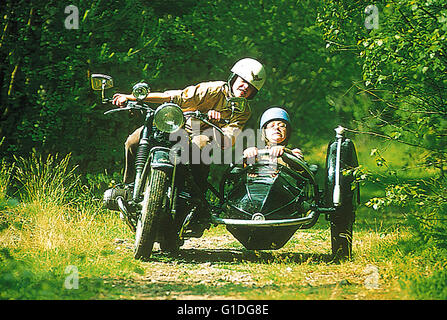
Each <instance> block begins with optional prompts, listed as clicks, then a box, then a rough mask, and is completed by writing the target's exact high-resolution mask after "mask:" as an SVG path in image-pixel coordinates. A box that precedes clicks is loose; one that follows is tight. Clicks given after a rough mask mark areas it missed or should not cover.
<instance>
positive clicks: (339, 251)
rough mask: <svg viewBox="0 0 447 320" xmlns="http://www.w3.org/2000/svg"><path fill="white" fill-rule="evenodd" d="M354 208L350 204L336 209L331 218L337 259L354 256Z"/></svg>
mask: <svg viewBox="0 0 447 320" xmlns="http://www.w3.org/2000/svg"><path fill="white" fill-rule="evenodd" d="M353 224H354V210H353V208H351V207H350V206H349V205H348V206H342V207H341V208H338V209H336V212H335V214H334V216H333V217H332V219H331V222H330V225H331V248H332V255H333V257H334V259H335V260H340V259H351V257H352V235H353V234H352V226H353Z"/></svg>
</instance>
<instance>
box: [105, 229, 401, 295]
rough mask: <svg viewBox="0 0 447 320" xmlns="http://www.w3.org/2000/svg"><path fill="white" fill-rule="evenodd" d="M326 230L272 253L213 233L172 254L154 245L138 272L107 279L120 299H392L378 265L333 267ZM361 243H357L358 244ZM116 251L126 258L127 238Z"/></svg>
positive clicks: (350, 263) (295, 239)
mask: <svg viewBox="0 0 447 320" xmlns="http://www.w3.org/2000/svg"><path fill="white" fill-rule="evenodd" d="M327 236H328V234H327V232H326V231H321V230H316V231H315V230H313V231H310V230H308V231H306V232H297V233H296V234H295V235H294V236H293V238H292V239H291V240H290V241H289V243H288V244H286V246H284V247H283V248H281V249H279V250H275V251H251V250H246V249H244V248H243V247H242V245H240V244H239V243H238V242H237V241H236V240H235V239H234V238H233V237H232V236H231V235H230V234H228V233H225V232H222V230H219V231H218V232H217V233H216V232H210V233H208V234H207V233H205V235H204V236H203V237H202V238H199V239H189V240H186V242H185V244H184V245H183V246H182V247H181V249H180V251H179V252H178V253H176V254H174V255H168V254H166V253H163V252H161V251H160V250H159V249H158V246H157V244H156V247H155V250H154V253H153V255H152V257H151V260H150V261H149V262H145V263H142V265H143V270H142V271H141V274H140V275H138V276H137V277H133V278H132V279H126V280H124V279H113V280H110V285H111V286H113V288H114V289H117V290H115V291H118V292H121V293H122V294H121V295H120V298H124V299H138V300H140V299H178V300H189V299H194V300H201V299H205V300H212V299H219V300H221V299H256V300H262V299H269V300H277V299H393V298H396V299H398V298H399V295H398V294H399V293H398V292H393V290H394V289H392V288H391V287H390V286H389V285H386V283H385V282H384V281H383V279H382V277H381V274H380V270H381V269H383V268H384V267H383V266H377V265H373V264H368V263H367V261H365V259H363V258H362V257H357V259H354V260H353V261H348V262H344V263H338V264H336V263H333V262H332V261H331V255H330V247H329V246H330V244H329V243H328V238H327ZM360 241H361V240H360ZM117 247H118V248H120V249H121V250H125V251H128V253H129V254H131V247H132V244H131V240H126V241H122V240H118V241H117Z"/></svg>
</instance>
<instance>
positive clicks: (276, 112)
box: [259, 106, 290, 130]
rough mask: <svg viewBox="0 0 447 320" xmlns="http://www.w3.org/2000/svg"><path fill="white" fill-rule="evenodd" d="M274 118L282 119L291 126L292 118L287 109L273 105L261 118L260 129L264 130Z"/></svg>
mask: <svg viewBox="0 0 447 320" xmlns="http://www.w3.org/2000/svg"><path fill="white" fill-rule="evenodd" d="M273 120H282V121H284V122H285V123H286V124H287V126H288V127H290V118H289V114H288V113H287V111H286V110H284V109H283V108H281V107H277V106H273V107H270V108H268V109H267V110H265V111H264V113H263V114H262V116H261V120H260V121H259V129H261V130H262V129H263V128H264V126H265V125H266V124H267V123H268V122H270V121H273ZM289 129H290V128H289Z"/></svg>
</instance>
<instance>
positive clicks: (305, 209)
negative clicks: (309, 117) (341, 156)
mask: <svg viewBox="0 0 447 320" xmlns="http://www.w3.org/2000/svg"><path fill="white" fill-rule="evenodd" d="M259 128H260V130H261V134H262V138H263V140H264V142H265V145H266V146H265V147H260V149H258V148H257V147H250V148H247V149H245V150H244V152H243V157H244V163H243V164H242V163H240V164H235V165H234V166H230V168H229V169H228V171H227V172H226V173H225V174H224V178H223V180H222V182H221V193H222V195H223V193H224V192H225V197H224V198H225V200H224V205H223V208H224V210H223V212H222V213H221V214H220V216H219V217H218V218H216V219H214V221H215V222H216V223H224V224H226V227H227V230H228V231H229V232H230V233H231V234H233V236H234V237H235V238H236V239H238V240H239V241H240V242H241V243H242V244H243V245H244V246H245V247H246V248H247V249H253V250H264V249H278V248H281V247H282V246H283V245H284V244H285V243H286V242H287V241H288V240H289V239H290V237H291V236H292V235H293V234H294V232H295V231H296V230H297V229H298V228H308V227H311V226H312V225H313V224H314V223H315V222H316V219H317V218H318V215H317V214H316V213H315V211H314V210H313V209H312V208H313V204H314V202H315V200H314V199H315V195H316V192H317V191H318V190H317V185H316V183H315V179H314V175H313V172H312V170H311V169H310V168H308V166H307V164H306V163H305V162H304V161H303V153H302V151H301V150H300V149H298V148H294V149H288V148H286V145H287V142H288V140H289V138H290V135H291V132H292V130H291V124H290V118H289V115H288V113H287V111H286V110H284V109H283V108H281V107H279V106H272V107H270V108H269V109H267V110H266V111H265V112H264V113H263V114H262V117H261V120H260V124H259ZM267 151H268V152H267ZM254 158H257V159H256V160H257V161H256V162H254V161H253V160H254ZM251 164H253V166H249V165H251ZM241 166H242V167H241ZM224 190H225V191H224ZM219 219H220V220H219ZM259 221H261V222H259ZM258 222H259V223H260V224H261V225H262V224H264V222H265V223H266V224H268V223H272V224H271V225H269V226H264V227H262V226H261V227H260V226H256V225H255V224H257V223H258Z"/></svg>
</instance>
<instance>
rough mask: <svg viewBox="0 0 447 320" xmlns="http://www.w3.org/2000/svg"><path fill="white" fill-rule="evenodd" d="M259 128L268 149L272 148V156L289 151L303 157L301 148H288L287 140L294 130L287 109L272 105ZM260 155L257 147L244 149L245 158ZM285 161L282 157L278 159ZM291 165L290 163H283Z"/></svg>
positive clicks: (262, 118) (300, 157) (279, 155)
mask: <svg viewBox="0 0 447 320" xmlns="http://www.w3.org/2000/svg"><path fill="white" fill-rule="evenodd" d="M259 129H260V130H261V132H262V137H263V140H264V141H265V143H266V149H269V150H270V156H272V157H281V156H282V155H283V154H284V152H287V153H289V154H291V155H293V156H295V157H297V158H299V159H303V153H302V151H301V150H300V149H298V148H295V149H292V150H291V149H288V148H286V145H287V142H288V140H289V138H290V134H291V132H292V128H291V124H290V118H289V114H288V113H287V111H286V110H284V109H283V108H281V107H278V106H272V107H270V108H269V109H267V110H266V111H265V112H264V113H263V114H262V116H261V120H260V122H259ZM257 155H258V148H257V147H250V148H247V149H245V150H244V158H253V157H256V156H257ZM278 160H279V161H280V162H284V160H282V159H278ZM283 164H285V165H287V166H290V164H289V163H283Z"/></svg>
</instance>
